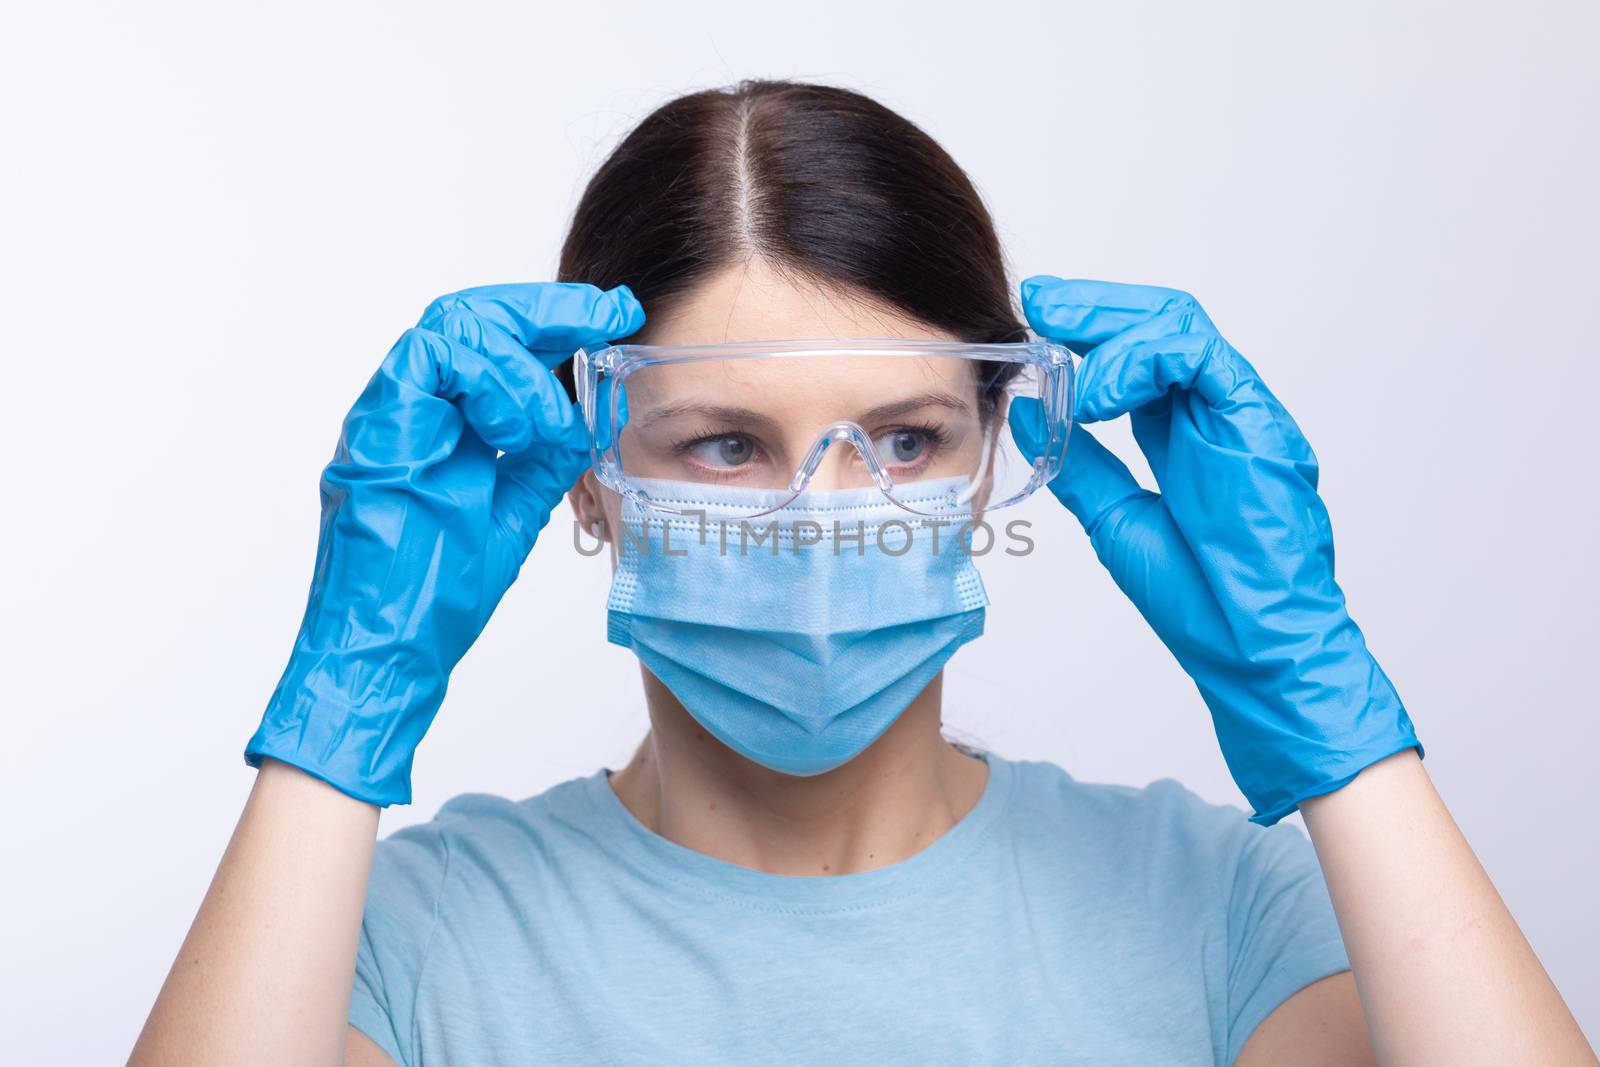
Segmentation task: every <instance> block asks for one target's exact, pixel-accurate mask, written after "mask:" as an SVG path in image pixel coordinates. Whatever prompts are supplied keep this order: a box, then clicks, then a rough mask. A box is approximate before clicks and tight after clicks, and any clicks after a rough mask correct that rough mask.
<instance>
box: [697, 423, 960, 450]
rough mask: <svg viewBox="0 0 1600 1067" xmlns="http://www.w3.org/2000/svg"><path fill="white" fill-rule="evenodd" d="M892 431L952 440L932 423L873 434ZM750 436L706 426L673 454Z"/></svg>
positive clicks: (935, 442) (934, 441) (934, 443)
mask: <svg viewBox="0 0 1600 1067" xmlns="http://www.w3.org/2000/svg"><path fill="white" fill-rule="evenodd" d="M892 433H915V434H921V435H922V437H923V439H924V440H926V441H927V442H928V444H929V446H931V447H933V448H942V447H943V446H944V445H946V444H948V443H949V441H950V435H949V434H948V433H946V432H945V430H944V429H943V428H942V427H939V426H935V425H933V424H932V423H917V424H904V425H900V426H889V427H886V428H884V429H882V430H879V431H878V432H877V433H875V434H873V435H872V436H873V437H874V438H878V437H882V436H883V435H884V434H892ZM748 436H749V434H746V433H743V432H741V431H739V430H717V429H714V428H711V427H707V428H705V429H703V430H698V431H696V432H695V433H693V434H691V435H690V436H689V437H686V438H684V439H682V440H680V441H678V442H676V443H674V444H673V446H672V454H673V455H675V456H685V455H688V454H689V453H690V452H692V451H693V450H694V449H695V448H697V447H699V446H700V445H703V444H706V443H707V442H709V441H720V440H722V439H723V438H724V437H748Z"/></svg>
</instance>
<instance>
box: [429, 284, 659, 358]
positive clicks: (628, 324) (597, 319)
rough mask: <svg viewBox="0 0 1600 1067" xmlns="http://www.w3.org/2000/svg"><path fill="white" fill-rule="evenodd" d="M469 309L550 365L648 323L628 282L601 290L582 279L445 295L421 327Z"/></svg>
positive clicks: (637, 329)
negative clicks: (583, 348)
mask: <svg viewBox="0 0 1600 1067" xmlns="http://www.w3.org/2000/svg"><path fill="white" fill-rule="evenodd" d="M457 310H464V311H467V312H470V313H471V314H473V315H476V316H477V317H478V318H480V319H483V320H484V321H485V322H487V323H489V324H491V325H493V326H495V327H498V328H499V329H501V330H503V331H505V332H506V333H507V334H509V335H510V336H511V337H512V338H513V339H514V340H515V341H516V342H517V343H518V344H519V345H521V346H522V347H523V348H525V349H527V350H528V351H530V352H532V353H534V354H535V355H536V356H538V358H539V360H540V362H542V363H544V364H545V366H547V367H554V366H557V365H559V364H561V363H564V362H566V361H567V360H569V359H571V358H572V354H573V353H574V352H576V351H577V350H578V349H580V348H582V347H584V346H585V345H593V344H598V343H600V342H603V341H612V340H616V339H617V338H620V337H626V336H628V335H629V334H632V333H636V332H638V331H639V330H640V329H641V328H643V326H644V308H643V307H642V306H640V304H639V301H638V300H637V299H635V298H634V295H633V290H631V289H629V288H628V287H627V286H626V285H619V286H617V287H616V288H614V289H607V290H602V289H598V288H596V287H595V286H593V285H587V284H584V283H582V282H532V283H523V284H515V285H485V286H479V287H478V288H476V289H463V290H462V291H461V292H459V293H451V294H450V295H448V296H441V297H440V298H439V299H437V300H435V301H434V302H433V303H432V304H430V305H428V308H427V310H426V311H424V312H423V313H422V319H421V321H419V322H418V323H417V325H419V326H421V327H423V328H424V329H434V328H435V327H434V323H435V322H436V321H437V320H438V319H439V318H441V317H443V316H444V315H446V314H448V313H449V312H452V311H457Z"/></svg>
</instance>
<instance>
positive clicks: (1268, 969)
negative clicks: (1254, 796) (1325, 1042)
mask: <svg viewBox="0 0 1600 1067" xmlns="http://www.w3.org/2000/svg"><path fill="white" fill-rule="evenodd" d="M1239 832H1240V833H1242V834H1246V835H1248V836H1246V837H1245V840H1244V844H1243V847H1242V849H1241V850H1240V853H1239V863H1238V867H1237V868H1236V870H1235V873H1234V879H1233V886H1232V891H1231V893H1230V895H1229V900H1228V1062H1229V1063H1232V1062H1233V1061H1234V1060H1235V1059H1237V1058H1238V1056H1239V1051H1240V1050H1241V1049H1243V1048H1244V1044H1245V1042H1246V1041H1248V1040H1249V1039H1250V1035H1251V1034H1252V1033H1254V1032H1255V1029H1256V1027H1257V1026H1259V1025H1260V1024H1261V1021H1262V1020H1263V1019H1265V1018H1266V1017H1267V1016H1268V1015H1271V1014H1272V1011H1273V1009H1275V1008H1276V1007H1278V1005H1280V1004H1282V1003H1283V1002H1284V1001H1286V1000H1288V999H1289V998H1290V997H1291V996H1293V995H1294V994H1295V993H1297V992H1299V991H1300V990H1301V989H1304V988H1305V987H1306V986H1308V985H1310V984H1311V983H1312V982H1315V981H1317V980H1318V979H1322V978H1326V977H1328V976H1329V975H1331V974H1338V973H1339V972H1341V971H1347V970H1349V969H1350V960H1349V957H1348V956H1346V954H1345V949H1344V941H1343V940H1342V939H1341V938H1340V936H1339V924H1338V921H1337V920H1336V919H1335V918H1334V914H1333V902H1332V901H1331V900H1330V899H1329V898H1328V887H1327V884H1326V883H1325V882H1324V881H1323V877H1322V868H1321V866H1320V865H1319V864H1318V862H1317V854H1316V852H1315V851H1314V850H1313V849H1312V847H1311V842H1310V841H1309V840H1308V839H1307V838H1306V836H1305V834H1304V833H1302V832H1301V831H1300V830H1299V829H1298V828H1296V827H1295V826H1294V825H1292V824H1289V823H1282V824H1279V825H1277V826H1273V827H1270V828H1267V829H1264V830H1263V829H1261V828H1259V827H1257V826H1254V825H1253V824H1245V826H1244V827H1241V828H1240V831H1239Z"/></svg>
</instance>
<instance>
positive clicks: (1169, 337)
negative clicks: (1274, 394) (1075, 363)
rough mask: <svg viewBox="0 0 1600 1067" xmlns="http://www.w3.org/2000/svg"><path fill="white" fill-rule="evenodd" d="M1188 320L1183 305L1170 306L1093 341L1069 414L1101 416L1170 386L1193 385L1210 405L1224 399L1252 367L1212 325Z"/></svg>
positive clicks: (1121, 411) (1151, 398)
mask: <svg viewBox="0 0 1600 1067" xmlns="http://www.w3.org/2000/svg"><path fill="white" fill-rule="evenodd" d="M1192 325H1193V319H1192V317H1191V316H1190V315H1189V313H1188V311H1187V310H1186V309H1183V308H1174V309H1172V310H1169V311H1165V312H1162V313H1161V314H1159V315H1157V316H1155V317H1154V318H1151V319H1147V320H1145V321H1144V322H1141V323H1139V324H1138V325H1136V326H1134V327H1131V328H1130V329H1127V330H1124V331H1123V332H1121V333H1119V334H1117V335H1116V336H1115V337H1112V338H1111V339H1110V340H1108V341H1105V342H1103V343H1102V344H1100V345H1099V346H1098V347H1096V348H1095V349H1094V350H1093V351H1091V352H1090V353H1089V354H1088V355H1087V356H1086V357H1084V360H1083V364H1082V366H1081V367H1080V368H1079V371H1078V390H1077V404H1076V410H1075V411H1074V416H1075V418H1077V419H1078V420H1079V421H1081V422H1104V421H1106V420H1108V419H1114V418H1117V417H1119V416H1122V415H1126V414H1128V413H1129V412H1130V411H1133V410H1134V409H1136V408H1141V407H1144V406H1145V405H1147V404H1151V403H1154V402H1155V401H1157V400H1160V399H1161V398H1162V397H1164V396H1166V395H1167V393H1168V392H1169V391H1171V390H1173V389H1193V390H1195V391H1196V392H1198V393H1199V394H1200V395H1201V396H1202V397H1203V398H1204V399H1205V401H1206V403H1208V404H1210V405H1212V406H1213V407H1221V406H1222V405H1224V404H1226V403H1228V402H1229V398H1230V397H1231V396H1232V394H1233V393H1234V392H1235V391H1236V390H1238V389H1240V387H1241V386H1242V385H1243V384H1245V383H1246V382H1249V381H1253V380H1254V379H1255V370H1254V368H1252V367H1251V366H1250V365H1249V364H1248V363H1246V362H1245V361H1244V357H1242V356H1240V355H1239V354H1238V353H1237V352H1235V351H1234V350H1233V348H1232V346H1231V345H1229V344H1228V343H1227V342H1226V341H1224V340H1223V339H1222V338H1221V337H1219V336H1218V335H1217V334H1216V333H1215V332H1214V331H1212V330H1210V329H1209V328H1207V329H1201V330H1199V331H1193V332H1191V328H1192Z"/></svg>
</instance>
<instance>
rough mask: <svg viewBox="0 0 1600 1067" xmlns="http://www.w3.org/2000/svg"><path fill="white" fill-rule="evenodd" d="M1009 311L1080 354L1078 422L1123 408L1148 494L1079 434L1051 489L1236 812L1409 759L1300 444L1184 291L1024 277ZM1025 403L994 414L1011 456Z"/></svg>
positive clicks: (1259, 811) (1284, 805)
mask: <svg viewBox="0 0 1600 1067" xmlns="http://www.w3.org/2000/svg"><path fill="white" fill-rule="evenodd" d="M1022 303H1023V310H1024V312H1025V313H1026V314H1027V317H1028V322H1029V324H1030V325H1032V327H1033V329H1034V330H1035V331H1036V332H1037V333H1038V334H1040V335H1041V336H1043V337H1047V338H1050V339H1051V340H1054V341H1057V342H1060V343H1062V344H1065V345H1066V346H1068V347H1069V348H1073V349H1075V350H1077V351H1080V352H1083V351H1085V350H1087V355H1086V356H1085V358H1084V360H1083V365H1082V369H1081V372H1080V374H1079V383H1078V398H1077V404H1076V417H1077V420H1078V422H1080V423H1093V422H1101V421H1104V420H1106V419H1114V418H1116V417H1118V416H1119V415H1129V416H1130V417H1131V420H1132V425H1133V434H1134V439H1135V440H1136V441H1137V442H1138V445H1139V448H1140V450H1141V451H1143V452H1144V454H1145V457H1146V458H1147V459H1148V460H1149V461H1150V469H1151V471H1152V472H1153V473H1154V474H1155V478H1156V483H1157V484H1158V485H1159V486H1160V488H1161V493H1160V495H1157V494H1155V493H1152V492H1148V491H1147V490H1144V489H1141V488H1140V487H1139V485H1138V483H1137V482H1135V481H1134V479H1133V476H1132V475H1131V474H1129V472H1128V469H1127V467H1125V466H1123V464H1122V463H1121V461H1119V460H1118V459H1117V458H1116V457H1115V456H1113V455H1112V454H1111V453H1110V452H1109V451H1107V450H1106V449H1105V448H1104V447H1103V446H1102V445H1101V444H1100V443H1099V442H1098V441H1096V440H1095V439H1094V438H1093V437H1091V436H1090V435H1089V434H1088V433H1087V432H1085V431H1084V430H1082V429H1081V428H1074V430H1073V434H1072V439H1071V444H1070V446H1069V447H1068V449H1067V458H1066V466H1065V467H1064V468H1063V470H1062V472H1061V474H1060V475H1059V476H1058V477H1057V478H1056V479H1055V481H1054V482H1052V483H1051V485H1050V489H1051V491H1052V492H1054V493H1055V495H1056V496H1057V497H1058V498H1059V499H1060V500H1061V502H1062V503H1063V504H1065V505H1066V506H1067V507H1068V508H1069V509H1070V510H1071V511H1072V513H1073V514H1074V515H1075V516H1077V518H1078V521H1079V522H1081V523H1082V524H1083V528H1084V530H1085V532H1087V533H1088V535H1089V539H1090V542H1091V544H1093V546H1094V550H1095V553H1096V554H1097V555H1098V556H1099V557H1100V562H1101V563H1103V564H1105V567H1106V569H1107V570H1108V571H1110V572H1111V576H1112V578H1113V579H1115V581H1116V583H1117V585H1118V586H1119V587H1120V588H1121V589H1122V591H1123V592H1124V593H1126V594H1127V595H1128V598H1129V599H1130V600H1132V601H1133V603H1134V605H1135V606H1136V607H1137V608H1138V609H1139V612H1140V613H1141V614H1142V615H1143V616H1144V617H1145V620H1146V621H1148V622H1149V623H1150V625H1151V627H1152V628H1153V629H1154V630H1155V632H1156V634H1157V635H1158V636H1160V638H1161V640H1162V641H1163V642H1164V643H1165V644H1166V646H1167V647H1168V648H1169V649H1171V650H1172V653H1173V655H1174V656H1176V657H1177V659H1178V662H1179V664H1181V665H1182V667H1183V669H1184V670H1185V671H1186V672H1188V674H1189V676H1190V677H1191V678H1193V679H1194V681H1195V684H1196V685H1197V686H1199V688H1200V694H1201V696H1202V697H1204V699H1205V702H1206V704H1207V705H1208V706H1209V707H1210V709H1211V715H1212V719H1213V720H1214V722H1215V724H1216V729H1217V739H1218V740H1219V741H1220V742H1221V744H1222V753H1223V756H1224V758H1225V759H1226V760H1227V762H1228V769H1229V770H1230V771H1231V772H1232V773H1233V779H1234V781H1235V782H1237V783H1238V784H1239V788H1240V790H1241V791H1243V793H1244V795H1245V797H1246V798H1247V799H1248V800H1249V801H1250V803H1251V804H1252V805H1253V806H1254V808H1255V811H1256V814H1255V815H1254V817H1253V818H1254V821H1256V822H1259V823H1263V824H1267V825H1270V824H1272V823H1274V822H1276V821H1278V820H1279V819H1281V818H1283V817H1284V816H1285V815H1287V814H1289V813H1290V812H1292V811H1294V810H1295V808H1296V807H1297V806H1298V805H1299V803H1300V802H1301V801H1302V800H1305V799H1307V798H1309V797H1314V796H1320V795H1321V794H1323V793H1329V792H1332V791H1333V790H1335V789H1338V788H1339V787H1340V786H1342V785H1344V784H1345V783H1347V782H1349V781H1350V779H1352V778H1354V777H1355V776H1356V775H1357V774H1359V773H1360V772H1361V770H1362V769H1363V768H1365V767H1368V766H1371V765H1372V764H1373V763H1376V762H1377V761H1379V760H1381V759H1383V758H1385V757H1387V756H1391V755H1393V754H1394V753H1396V752H1400V751H1402V750H1404V749H1407V748H1411V747H1416V748H1417V749H1418V751H1420V750H1421V746H1420V745H1418V744H1417V738H1416V734H1415V733H1414V732H1413V731H1412V728H1411V720H1410V719H1409V718H1408V717H1407V715H1406V712H1405V709H1404V708H1403V707H1402V706H1401V704H1400V698H1399V696H1398V695H1396V693H1395V691H1394V687H1393V686H1392V685H1390V683H1389V679H1388V678H1386V677H1385V676H1384V673H1383V671H1382V670H1381V669H1379V667H1378V664H1377V661H1375V660H1374V659H1373V658H1372V655H1371V654H1370V653H1369V652H1368V651H1367V646H1366V642H1365V641H1364V640H1363V639H1362V636H1361V631H1360V630H1359V629H1358V628H1357V627H1356V624H1355V623H1354V622H1352V621H1351V619H1350V616H1349V614H1348V613H1347V612H1346V611H1345V601H1344V594H1343V593H1342V592H1340V590H1339V586H1338V584H1337V583H1336V582H1335V581H1334V577H1333V531H1332V529H1331V527H1330V526H1329V523H1328V513H1327V509H1326V508H1325V507H1324V506H1323V503H1322V498H1321V497H1319V496H1318V495H1317V459H1316V456H1314V455H1313V454H1312V452H1311V446H1310V445H1309V444H1307V443H1306V440H1305V438H1304V437H1302V436H1301V434H1300V428H1299V427H1298V426H1296V425H1295V423H1294V420H1293V419H1292V418H1290V417H1289V413H1288V412H1287V411H1285V410H1284V409H1283V406H1282V405H1281V404H1279V403H1278V400H1277V398H1276V397H1274V396H1273V395H1272V393H1270V392H1269V391H1268V390H1267V387H1266V386H1265V385H1264V384H1262V381H1261V379H1260V378H1259V377H1258V376H1257V375H1256V372H1255V369H1254V368H1252V367H1251V366H1250V364H1249V363H1247V362H1245V359H1244V357H1243V356H1241V355H1240V354H1239V353H1238V352H1236V351H1235V350H1234V349H1233V347H1232V346H1231V345H1229V344H1228V342H1226V341H1224V340H1223V339H1222V338H1221V337H1220V336H1219V335H1218V334H1217V331H1216V328H1215V327H1214V326H1212V324H1211V321H1210V320H1209V319H1208V318H1206V314H1205V312H1204V311H1202V310H1201V309H1200V305H1199V304H1197V303H1196V302H1195V299H1194V298H1193V297H1192V296H1189V295H1188V294H1187V293H1181V292H1178V291H1176V290H1173V289H1156V288H1150V287H1145V286H1137V285H1117V284H1114V283H1111V282H1095V281H1062V280H1061V279H1059V278H1052V277H1049V276H1039V277H1034V278H1029V279H1027V280H1026V281H1024V282H1023V283H1022ZM1040 414H1041V413H1040V411H1039V408H1038V404H1037V401H1028V402H1025V403H1020V404H1016V403H1014V404H1013V406H1012V408H1011V425H1012V432H1013V434H1014V436H1015V437H1016V439H1017V444H1018V445H1019V446H1020V447H1021V448H1022V450H1023V451H1024V452H1025V453H1026V454H1027V455H1029V456H1030V457H1031V456H1035V455H1037V454H1038V452H1039V446H1038V444H1037V442H1038V441H1039V440H1040V428H1041V426H1042V423H1041V422H1040V421H1039V420H1040Z"/></svg>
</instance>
